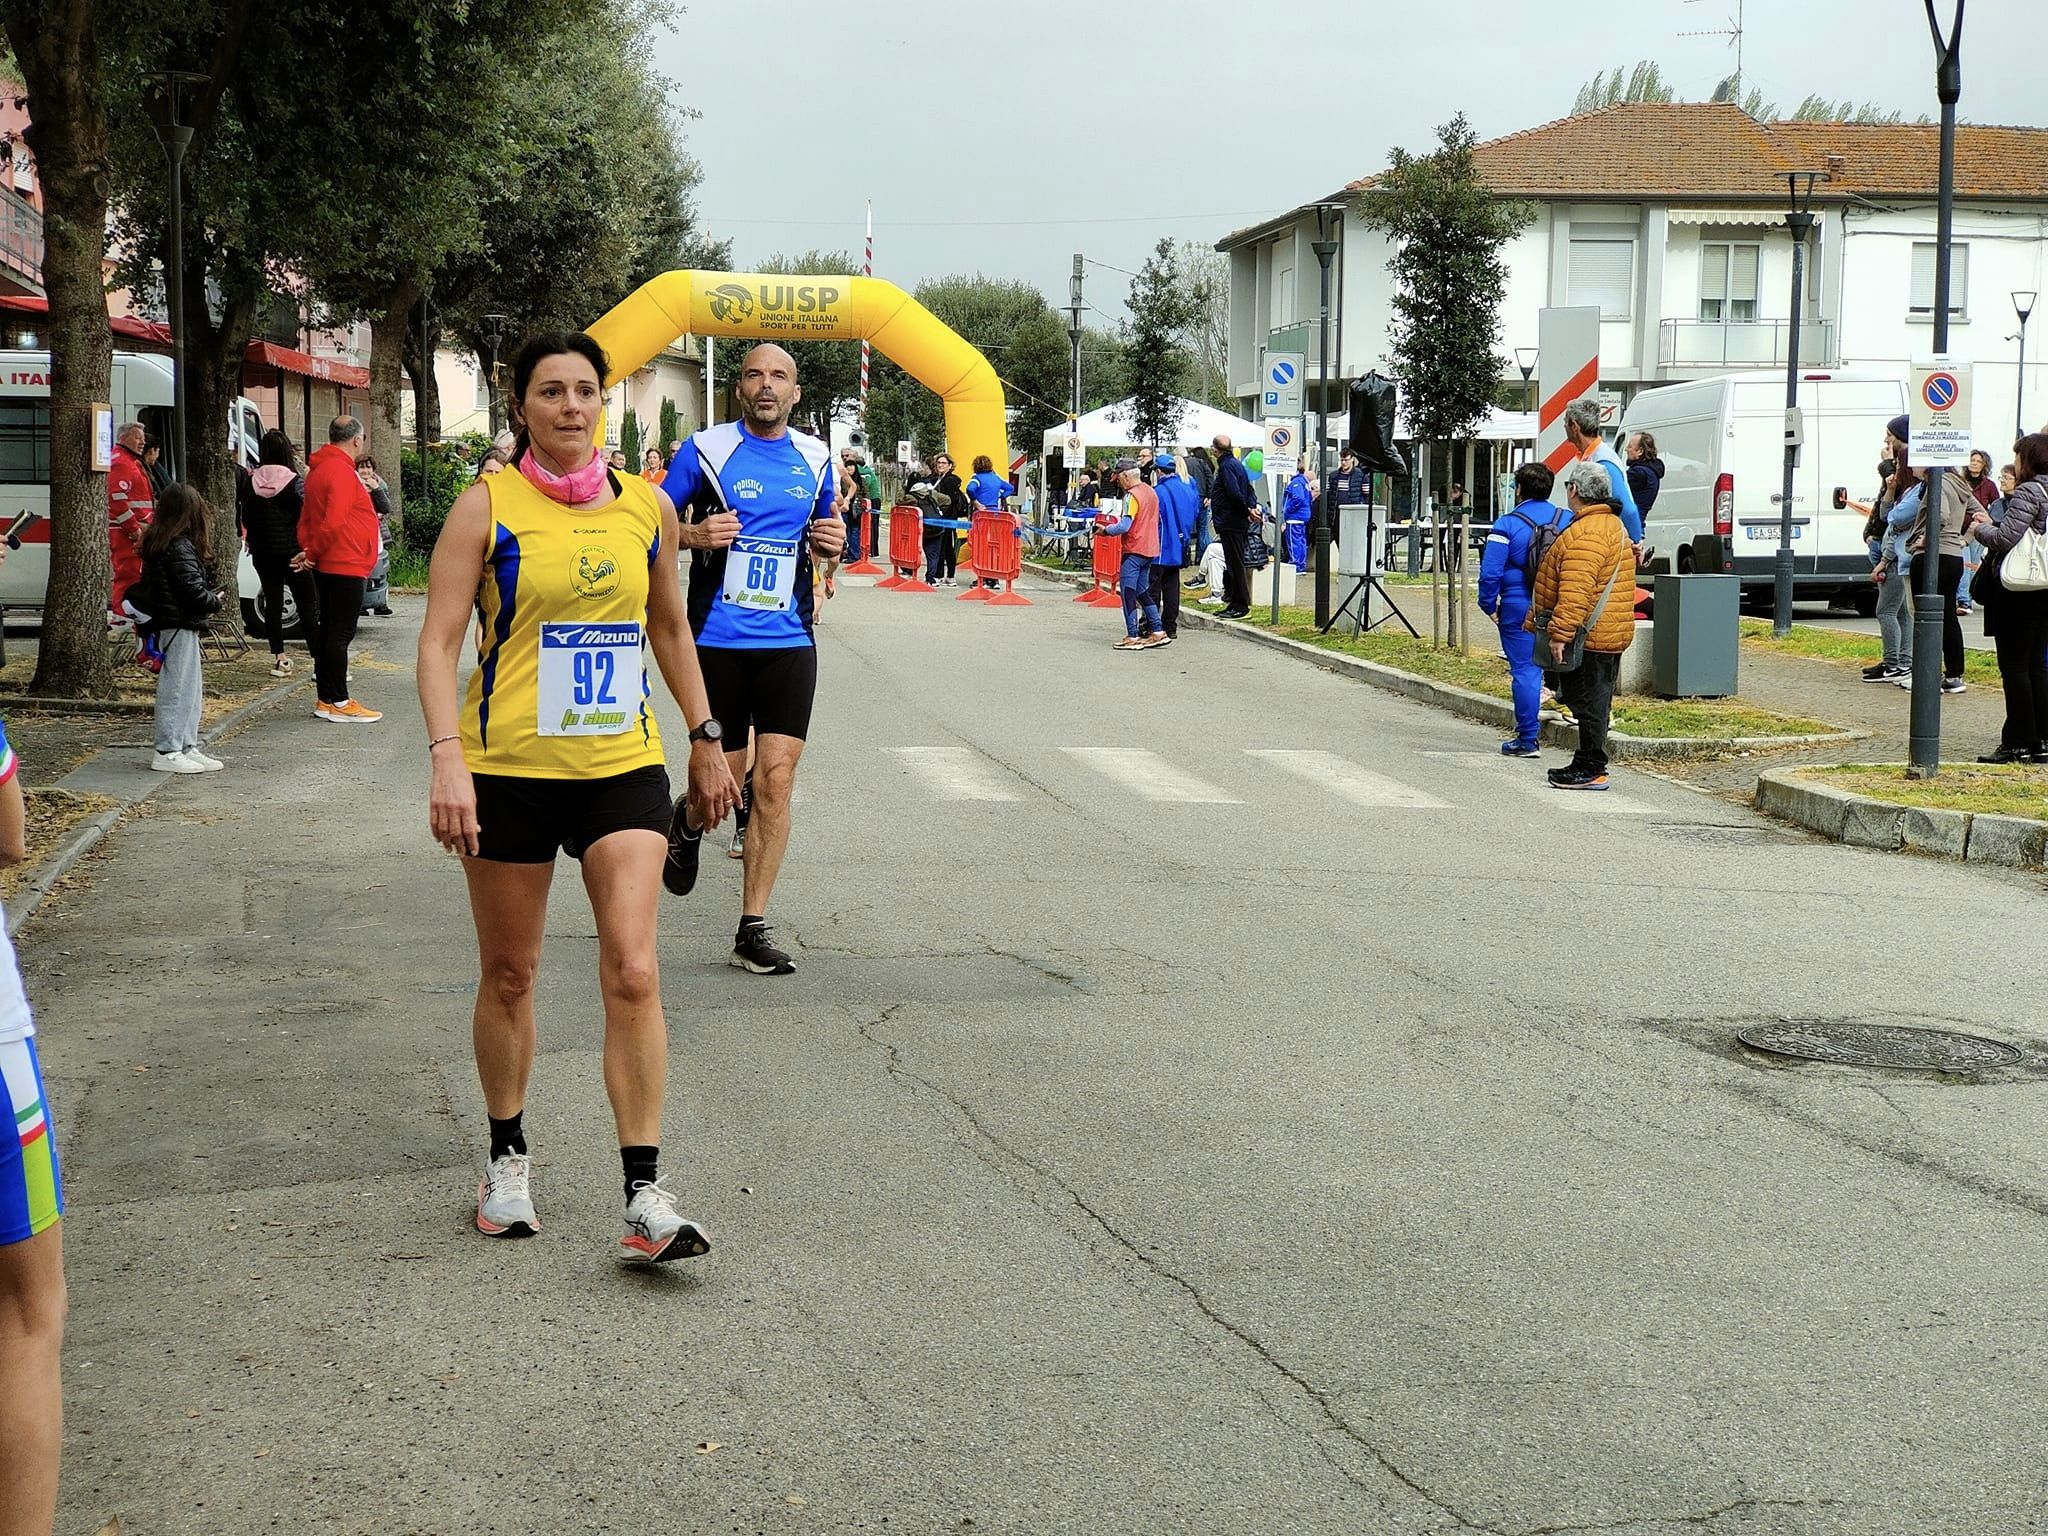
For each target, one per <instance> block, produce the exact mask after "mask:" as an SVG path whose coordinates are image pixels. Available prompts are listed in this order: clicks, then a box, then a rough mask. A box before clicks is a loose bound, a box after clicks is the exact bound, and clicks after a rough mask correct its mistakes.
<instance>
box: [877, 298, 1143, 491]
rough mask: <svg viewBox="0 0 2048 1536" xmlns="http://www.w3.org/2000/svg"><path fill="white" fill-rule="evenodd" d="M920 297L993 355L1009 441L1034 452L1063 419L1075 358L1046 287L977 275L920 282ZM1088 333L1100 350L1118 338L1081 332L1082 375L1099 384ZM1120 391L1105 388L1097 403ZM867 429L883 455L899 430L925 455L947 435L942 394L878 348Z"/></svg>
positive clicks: (899, 435)
mask: <svg viewBox="0 0 2048 1536" xmlns="http://www.w3.org/2000/svg"><path fill="white" fill-rule="evenodd" d="M916 297H917V300H918V302H919V303H921V304H923V305H924V306H925V308H927V309H929V310H930V311H931V312H932V313H933V314H934V315H936V316H938V318H939V319H941V320H943V321H945V323H946V324H947V325H949V326H951V327H952V328H953V329H954V330H955V331H957V332H958V333H959V334H960V335H961V336H962V337H963V338H964V339H965V340H966V341H967V342H969V343H970V344H971V345H973V346H974V347H975V348H977V349H978V350H979V351H980V352H981V354H982V355H983V356H984V357H986V358H987V359H988V360H989V362H990V364H991V365H992V366H993V367H994V368H995V370H996V374H997V376H998V377H999V378H1001V379H1002V381H1003V393H1004V396H1005V398H1006V400H1007V402H1008V404H1009V405H1010V407H1011V409H1012V411H1013V412H1014V413H1015V415H1014V418H1013V420H1012V421H1011V424H1010V427H1009V437H1010V446H1011V447H1012V448H1013V449H1018V450H1023V451H1027V452H1036V451H1037V448H1038V444H1039V442H1040V441H1041V440H1042V438H1043V437H1044V434H1045V430H1046V428H1047V427H1049V426H1052V425H1053V424H1054V423H1055V422H1060V421H1064V420H1065V419H1066V401H1067V397H1068V394H1069V392H1070V377H1069V364H1070V361H1071V358H1072V346H1071V343H1070V340H1069V337H1068V334H1067V328H1066V323H1065V322H1064V321H1063V320H1062V319H1061V318H1060V316H1059V315H1058V314H1057V313H1056V312H1055V311H1054V310H1053V309H1052V307H1051V306H1050V305H1049V304H1047V303H1046V299H1045V295H1044V294H1042V293H1040V292H1039V291H1038V290H1037V289H1036V288H1033V287H1032V286H1031V285H1030V284H1029V283H1021V282H1014V281H1010V280H1007V279H1002V278H992V277H982V276H979V275H976V276H973V277H967V276H953V277H943V278H936V279H933V280H931V281H929V282H925V283H921V284H920V285H919V286H918V289H917V294H916ZM1091 337H1092V340H1093V342H1094V343H1095V346H1094V348H1093V349H1092V350H1095V351H1096V352H1098V353H1107V352H1113V350H1114V344H1113V343H1110V342H1108V341H1107V340H1106V339H1105V338H1103V337H1101V336H1100V335H1099V334H1093V333H1091V334H1090V335H1084V336H1083V346H1082V352H1083V357H1082V363H1083V367H1082V376H1083V379H1084V381H1086V382H1087V383H1089V384H1091V385H1097V386H1099V384H1100V383H1101V382H1102V379H1101V373H1102V370H1101V369H1100V367H1098V366H1097V364H1098V362H1099V361H1100V358H1099V357H1090V355H1089V353H1090V351H1091V346H1090V342H1091ZM1117 398H1120V396H1118V395H1116V394H1109V395H1104V396H1102V397H1101V398H1099V399H1097V400H1095V401H1094V402H1093V404H1096V405H1100V404H1103V403H1106V402H1107V401H1108V400H1113V399H1117ZM1086 408H1088V407H1086V406H1084V409H1086ZM867 432H868V435H869V438H870V439H871V440H872V442H873V444H874V446H875V451H876V454H877V456H878V457H881V458H889V457H892V456H893V455H894V454H895V451H896V444H897V442H898V440H900V439H902V438H909V439H910V440H911V441H912V442H914V443H915V444H916V445H917V451H918V452H919V454H920V455H929V454H932V453H935V452H937V451H938V450H939V449H940V448H941V447H943V446H944V444H945V440H946V428H945V412H944V408H943V405H942V402H941V401H940V399H939V397H938V396H937V395H935V394H933V393H932V392H931V391H930V390H929V389H926V388H925V387H924V386H923V385H922V384H919V383H918V382H917V381H916V380H915V379H913V378H911V377H910V376H909V375H908V374H906V373H905V372H904V371H903V370H902V369H901V368H899V367H897V366H896V364H895V363H893V362H891V361H890V360H888V359H887V358H885V357H883V356H882V355H881V354H880V353H879V352H877V353H876V354H875V359H874V368H873V373H872V384H871V387H870V389H869V392H868V412H867ZM998 467H999V468H1001V467H1003V466H998Z"/></svg>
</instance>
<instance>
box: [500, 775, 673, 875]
mask: <svg viewBox="0 0 2048 1536" xmlns="http://www.w3.org/2000/svg"><path fill="white" fill-rule="evenodd" d="M474 778H475V779H476V819H477V826H478V833H477V850H478V851H477V857H478V858H480V859H494V860H496V861H497V862H499V863H501V864H552V863H554V861H555V852H556V850H557V849H560V850H562V851H564V852H566V853H567V854H568V855H569V857H570V858H572V859H580V858H582V857H583V854H584V850H585V849H587V848H589V847H590V845H591V844H592V843H594V842H596V841H597V840H598V839H599V838H601V837H609V836H611V834H612V833H614V832H632V831H639V830H642V829H644V830H646V831H649V832H659V833H661V834H662V836H664V837H666V836H667V835H668V818H669V810H670V804H669V789H668V770H667V769H666V768H635V769H634V770H633V771H632V772H631V773H621V774H615V775H613V776H612V777H611V778H608V779H527V778H517V777H514V776H513V775H511V774H506V773H479V774H476V775H474Z"/></svg>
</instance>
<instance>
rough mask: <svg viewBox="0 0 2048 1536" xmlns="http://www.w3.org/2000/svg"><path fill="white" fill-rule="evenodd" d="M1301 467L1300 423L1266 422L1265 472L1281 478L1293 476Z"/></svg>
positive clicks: (1289, 478)
mask: <svg viewBox="0 0 2048 1536" xmlns="http://www.w3.org/2000/svg"><path fill="white" fill-rule="evenodd" d="M1300 467H1301V423H1300V422H1298V421H1275V420H1271V419H1269V420H1268V421H1267V422H1266V473H1267V474H1269V475H1273V476H1277V477H1278V478H1279V479H1282V480H1291V479H1293V478H1294V472H1295V471H1296V470H1297V469H1299V468H1300Z"/></svg>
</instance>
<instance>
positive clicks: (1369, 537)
mask: <svg viewBox="0 0 2048 1536" xmlns="http://www.w3.org/2000/svg"><path fill="white" fill-rule="evenodd" d="M1365 486H1366V490H1365V562H1364V569H1363V573H1362V574H1360V573H1358V572H1353V573H1351V574H1352V575H1354V576H1355V577H1356V579H1355V580H1354V581H1353V583H1352V586H1351V590H1350V591H1349V592H1347V593H1346V594H1345V595H1344V601H1343V602H1342V603H1340V604H1338V606H1337V610H1336V612H1334V613H1332V614H1331V615H1330V622H1329V623H1327V624H1325V625H1324V626H1323V627H1322V629H1321V630H1320V631H1319V633H1321V634H1325V635H1327V634H1328V633H1329V632H1330V631H1331V629H1333V628H1334V627H1335V626H1336V624H1337V621H1338V620H1339V619H1341V618H1343V617H1344V616H1345V614H1346V613H1349V614H1350V615H1351V635H1352V638H1353V639H1356V638H1357V637H1358V636H1360V635H1364V634H1370V633H1371V632H1372V631H1373V630H1375V629H1378V628H1379V627H1380V626H1381V625H1382V624H1384V623H1386V622H1387V621H1388V620H1389V619H1393V620H1398V621H1399V623H1400V625H1401V627H1402V628H1403V629H1405V630H1407V631H1408V633H1409V634H1410V635H1413V636H1414V637H1415V638H1416V639H1418V640H1420V639H1421V638H1422V636H1421V635H1420V634H1418V633H1417V632H1416V628H1415V626H1414V625H1413V624H1410V623H1409V622H1408V618H1407V615H1405V614H1404V613H1402V612H1401V610H1400V609H1399V608H1398V607H1396V606H1395V604H1394V597H1393V594H1392V593H1390V592H1389V591H1388V590H1387V589H1386V586H1385V585H1384V584H1383V583H1382V582H1381V581H1380V578H1379V576H1378V574H1377V573H1378V570H1379V567H1378V564H1377V563H1376V562H1375V560H1374V558H1373V556H1374V552H1375V550H1374V546H1375V543H1376V540H1375V539H1374V534H1375V533H1376V532H1377V531H1378V530H1377V525H1376V524H1375V523H1374V522H1373V516H1372V514H1373V502H1372V477H1371V476H1367V477H1366V482H1365ZM1353 531H1354V532H1355V531H1356V529H1355V526H1354V529H1353ZM1355 542H1356V540H1355V539H1345V540H1341V541H1340V545H1339V547H1340V548H1343V547H1348V546H1349V545H1350V544H1352V543H1355ZM1375 592H1377V593H1379V595H1380V601H1381V602H1383V603H1385V604H1386V605H1387V611H1386V612H1385V613H1383V614H1381V615H1380V616H1379V617H1378V618H1376V619H1375V618H1373V616H1372V594H1373V593H1375ZM1354 603H1356V604H1357V605H1358V606H1357V607H1356V608H1353V607H1352V604H1354Z"/></svg>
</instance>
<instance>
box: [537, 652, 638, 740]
mask: <svg viewBox="0 0 2048 1536" xmlns="http://www.w3.org/2000/svg"><path fill="white" fill-rule="evenodd" d="M645 683H646V679H645V673H644V671H643V670H642V667H641V661H640V626H639V625H638V624H543V625H541V626H540V688H539V693H540V718H539V720H538V721H537V722H536V727H537V729H538V731H539V733H540V734H541V735H543V736H619V735H623V734H624V733H625V732H626V731H629V730H631V729H632V728H633V724H634V722H635V721H636V720H637V719H638V718H639V715H640V705H641V701H642V698H643V696H644V694H645Z"/></svg>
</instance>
